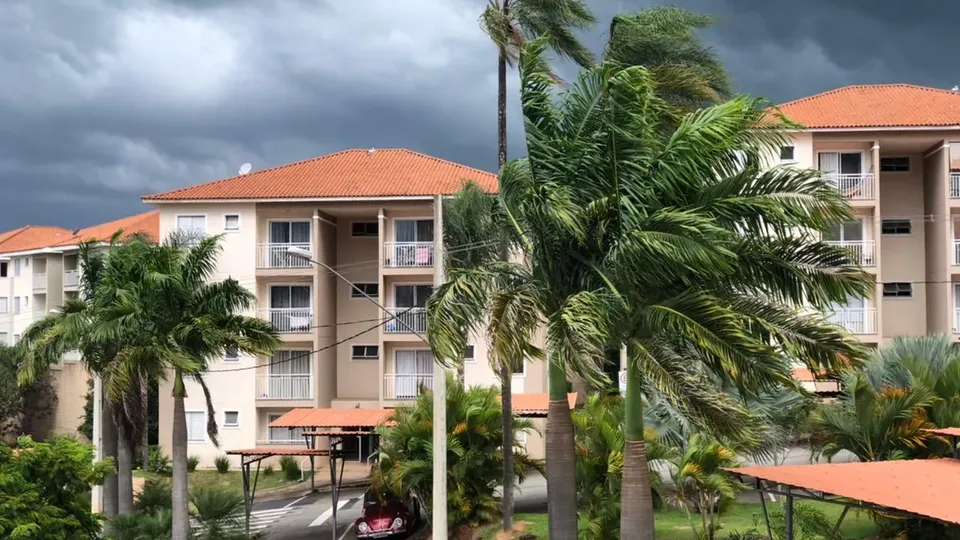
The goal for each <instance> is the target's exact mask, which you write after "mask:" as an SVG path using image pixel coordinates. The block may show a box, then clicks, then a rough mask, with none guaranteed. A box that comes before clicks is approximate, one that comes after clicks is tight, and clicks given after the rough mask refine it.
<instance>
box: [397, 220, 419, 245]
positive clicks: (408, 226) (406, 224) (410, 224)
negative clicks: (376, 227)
mask: <svg viewBox="0 0 960 540" xmlns="http://www.w3.org/2000/svg"><path fill="white" fill-rule="evenodd" d="M394 228H395V234H394V235H395V236H396V238H395V239H394V240H396V241H397V242H416V241H417V222H416V221H411V220H397V221H396V222H395V225H394Z"/></svg>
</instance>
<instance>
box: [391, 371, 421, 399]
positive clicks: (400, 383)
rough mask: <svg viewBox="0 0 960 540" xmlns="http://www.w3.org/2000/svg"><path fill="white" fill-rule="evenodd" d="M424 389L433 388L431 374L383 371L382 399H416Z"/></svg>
mask: <svg viewBox="0 0 960 540" xmlns="http://www.w3.org/2000/svg"><path fill="white" fill-rule="evenodd" d="M426 390H433V375H432V374H425V373H412V374H405V373H385V374H384V375H383V398H384V399H416V398H417V396H419V395H420V394H421V393H423V392H424V391H426Z"/></svg>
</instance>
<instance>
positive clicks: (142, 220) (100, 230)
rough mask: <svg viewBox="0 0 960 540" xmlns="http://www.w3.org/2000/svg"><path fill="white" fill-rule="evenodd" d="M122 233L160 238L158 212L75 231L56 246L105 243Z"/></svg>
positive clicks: (152, 211)
mask: <svg viewBox="0 0 960 540" xmlns="http://www.w3.org/2000/svg"><path fill="white" fill-rule="evenodd" d="M121 230H122V231H123V232H124V235H125V236H126V235H130V234H136V233H140V234H145V235H147V236H149V237H150V238H151V239H152V240H154V241H156V240H159V238H160V211H159V210H151V211H149V212H144V213H142V214H136V215H134V216H128V217H125V218H120V219H116V220H113V221H109V222H107V223H102V224H100V225H93V226H91V227H86V228H84V229H80V230H78V231H76V234H74V235H73V236H72V237H70V238H68V239H66V240H64V241H63V242H60V243H59V244H58V245H61V246H66V245H73V244H78V243H80V242H81V241H84V240H102V241H107V240H110V238H112V237H113V235H114V234H116V233H117V231H121Z"/></svg>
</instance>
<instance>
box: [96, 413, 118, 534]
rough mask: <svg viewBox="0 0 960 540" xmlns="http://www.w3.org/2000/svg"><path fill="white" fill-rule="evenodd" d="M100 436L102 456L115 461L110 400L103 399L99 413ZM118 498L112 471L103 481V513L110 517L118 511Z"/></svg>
mask: <svg viewBox="0 0 960 540" xmlns="http://www.w3.org/2000/svg"><path fill="white" fill-rule="evenodd" d="M100 429H101V433H100V436H101V437H102V438H103V441H102V442H101V444H102V445H103V457H104V458H107V457H109V458H110V459H112V460H113V465H114V466H115V467H116V466H117V465H118V463H117V425H116V424H115V423H114V420H113V405H111V404H110V400H108V399H104V400H103V410H102V412H101V414H100ZM118 506H119V499H118V498H117V474H116V473H113V474H111V475H110V476H108V477H107V478H106V480H104V481H103V515H104V516H105V517H107V518H108V519H109V518H112V517H115V516H116V515H117V513H118V510H119V508H118Z"/></svg>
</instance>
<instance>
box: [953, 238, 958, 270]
mask: <svg viewBox="0 0 960 540" xmlns="http://www.w3.org/2000/svg"><path fill="white" fill-rule="evenodd" d="M953 264H954V265H955V266H956V265H960V239H956V238H954V239H953Z"/></svg>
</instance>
